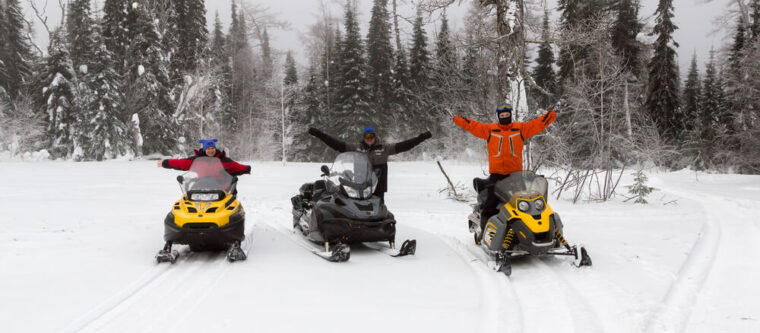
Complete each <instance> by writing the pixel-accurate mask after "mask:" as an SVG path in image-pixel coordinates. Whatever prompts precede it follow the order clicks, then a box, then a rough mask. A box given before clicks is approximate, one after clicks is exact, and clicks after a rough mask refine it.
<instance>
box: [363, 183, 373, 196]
mask: <svg viewBox="0 0 760 333" xmlns="http://www.w3.org/2000/svg"><path fill="white" fill-rule="evenodd" d="M362 194H363V196H362V198H364V199H367V198H369V197H371V196H372V186H367V187H366V188H365V189H364V191H362Z"/></svg>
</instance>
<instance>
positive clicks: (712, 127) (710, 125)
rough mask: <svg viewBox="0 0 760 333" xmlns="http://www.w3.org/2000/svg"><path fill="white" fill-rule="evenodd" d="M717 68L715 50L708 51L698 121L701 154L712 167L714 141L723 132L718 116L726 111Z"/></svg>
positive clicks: (716, 146)
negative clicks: (708, 56)
mask: <svg viewBox="0 0 760 333" xmlns="http://www.w3.org/2000/svg"><path fill="white" fill-rule="evenodd" d="M718 75H719V74H718V70H717V68H716V67H715V52H714V51H711V52H710V62H708V63H707V65H706V66H705V77H704V79H703V81H702V94H701V96H700V97H699V108H700V112H699V114H700V123H699V127H700V129H701V133H700V134H701V135H700V139H701V147H702V152H701V154H700V155H701V156H702V159H703V161H704V162H705V163H707V165H706V167H708V168H709V167H712V166H713V163H715V161H714V158H715V154H716V153H717V151H716V148H719V147H718V145H716V141H719V137H718V136H719V135H720V134H724V129H723V128H722V127H721V124H720V117H721V116H722V115H723V114H724V113H725V112H726V110H725V106H726V104H725V97H724V95H723V87H722V86H721V80H720V79H719V77H718Z"/></svg>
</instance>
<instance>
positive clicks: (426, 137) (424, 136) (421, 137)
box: [417, 131, 433, 140]
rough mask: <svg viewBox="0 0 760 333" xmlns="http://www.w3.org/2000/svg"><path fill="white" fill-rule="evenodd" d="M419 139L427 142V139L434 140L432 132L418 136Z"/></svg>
mask: <svg viewBox="0 0 760 333" xmlns="http://www.w3.org/2000/svg"><path fill="white" fill-rule="evenodd" d="M417 137H418V138H420V139H422V140H427V139H430V138H432V137H433V134H431V133H430V131H425V133H422V134H420V135H418V136H417Z"/></svg>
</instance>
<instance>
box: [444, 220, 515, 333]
mask: <svg viewBox="0 0 760 333" xmlns="http://www.w3.org/2000/svg"><path fill="white" fill-rule="evenodd" d="M436 236H437V237H438V239H440V240H441V241H442V242H443V243H444V244H446V245H447V246H448V247H449V248H450V249H451V250H452V251H454V253H456V254H457V255H459V257H460V258H461V259H462V260H463V261H464V262H465V263H466V264H467V266H468V267H469V268H470V270H472V272H473V273H474V274H475V276H477V278H478V286H479V287H480V290H481V299H482V306H481V307H482V311H481V315H482V318H481V319H480V323H479V324H480V325H481V329H480V330H479V331H480V332H505V331H506V332H523V331H524V326H523V321H524V314H523V308H522V305H521V304H520V300H519V299H518V298H517V294H516V293H515V290H514V286H513V285H512V283H511V281H510V280H509V279H508V278H507V276H505V275H504V274H503V273H500V272H496V271H494V270H492V269H491V268H489V267H488V266H487V264H488V258H487V256H486V255H485V253H477V252H475V251H478V250H480V249H478V248H473V247H474V246H467V245H465V244H463V243H462V242H461V241H459V240H457V239H455V238H452V237H449V236H446V235H436ZM508 300H514V301H513V302H512V304H513V305H511V306H508V305H507V304H506V303H507V302H508Z"/></svg>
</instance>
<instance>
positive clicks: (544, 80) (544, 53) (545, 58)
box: [533, 11, 557, 106]
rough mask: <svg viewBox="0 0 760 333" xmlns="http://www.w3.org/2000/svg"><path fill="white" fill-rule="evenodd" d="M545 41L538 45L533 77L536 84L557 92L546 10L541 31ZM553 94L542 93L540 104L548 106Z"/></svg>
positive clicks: (554, 92)
mask: <svg viewBox="0 0 760 333" xmlns="http://www.w3.org/2000/svg"><path fill="white" fill-rule="evenodd" d="M541 36H542V38H543V43H541V46H539V47H538V56H537V57H536V67H534V68H533V79H534V80H535V81H536V84H537V85H538V86H539V87H541V88H543V89H546V91H548V92H550V93H553V94H556V89H557V77H556V75H555V73H554V51H552V46H551V44H549V38H550V37H549V36H550V35H549V11H545V12H544V22H543V30H542V31H541ZM552 97H553V96H546V95H544V94H542V93H540V96H539V97H538V99H537V102H538V105H539V106H547V105H550V103H551V102H552V100H553V98H552Z"/></svg>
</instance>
